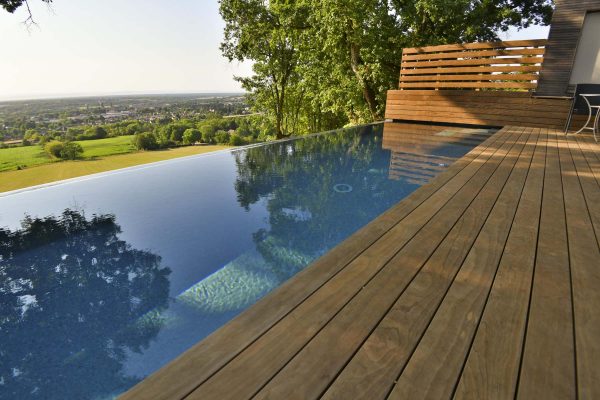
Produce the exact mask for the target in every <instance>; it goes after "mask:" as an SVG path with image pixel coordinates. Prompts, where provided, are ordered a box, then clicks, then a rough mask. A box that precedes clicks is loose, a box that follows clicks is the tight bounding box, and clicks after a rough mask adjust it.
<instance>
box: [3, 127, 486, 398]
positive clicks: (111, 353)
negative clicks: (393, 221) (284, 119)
mask: <svg viewBox="0 0 600 400" xmlns="http://www.w3.org/2000/svg"><path fill="white" fill-rule="evenodd" d="M388 125H389V124H386V129H387V127H388ZM413 129H414V128H413ZM384 131H385V129H384V125H383V124H374V125H368V126H362V127H357V128H350V129H344V130H339V131H335V132H328V133H323V134H319V135H313V136H310V137H306V138H301V139H295V140H288V141H281V142H274V143H270V144H265V145H258V146H253V147H247V148H240V149H236V150H232V151H224V152H218V153H213V154H207V155H201V156H194V157H188V158H182V159H176V160H171V161H167V162H161V163H156V164H150V165H147V166H141V167H137V168H131V169H126V170H120V171H116V172H112V173H106V174H101V175H97V176H91V177H88V178H82V179H78V180H74V181H67V182H63V183H59V184H56V185H51V186H47V187H41V188H34V189H32V190H25V191H20V192H14V193H8V194H5V195H0V398H1V399H109V398H113V397H115V396H117V395H118V394H120V393H122V392H124V391H126V390H127V389H128V388H130V387H131V386H133V385H135V384H136V383H137V382H139V381H140V380H142V379H143V378H144V377H146V376H147V375H149V374H151V373H152V372H154V371H156V370H157V369H158V368H160V367H162V366H163V365H165V364H167V363H168V362H169V361H171V360H173V359H174V358H175V357H177V356H178V355H179V354H181V353H182V352H184V351H185V350H186V349H188V348H189V347H191V346H192V345H194V344H195V343H197V342H198V341H199V340H201V339H202V338H204V337H206V336H207V335H209V334H210V333H212V332H213V331H215V330H216V329H218V328H219V327H220V326H222V325H223V324H224V323H226V322H227V321H229V320H230V319H232V318H233V317H235V316H236V315H238V314H239V313H240V312H242V311H243V310H245V309H246V308H248V307H249V306H251V305H252V304H253V303H255V302H256V301H257V300H258V299H260V298H261V297H263V296H265V295H266V294H267V293H269V292H270V291H272V290H273V289H275V288H277V287H278V286H279V285H280V284H281V283H282V282H284V281H285V280H287V279H289V278H290V277H292V276H293V275H294V274H295V273H297V272H298V271H300V270H301V269H303V268H305V267H306V266H307V265H309V264H310V263H311V262H312V261H313V260H315V259H316V258H318V257H319V256H321V255H323V254H324V253H326V252H327V251H328V250H330V249H331V248H332V247H334V246H335V245H337V244H338V243H340V242H341V241H343V240H344V239H345V238H347V237H348V236H350V235H351V234H352V233H353V232H355V231H356V230H358V229H359V228H360V227H362V226H364V225H365V224H367V223H368V222H369V221H371V220H373V219H374V218H375V217H377V216H378V215H379V214H381V213H382V212H383V211H385V210H386V209H388V208H389V207H391V206H392V205H394V204H395V203H397V202H398V201H400V200H401V199H402V198H404V197H406V196H407V195H408V194H410V193H411V192H413V191H414V190H415V189H417V188H418V187H419V186H420V185H422V184H425V183H427V182H428V181H429V180H430V179H431V178H432V177H434V176H436V175H437V174H438V173H439V172H441V171H442V170H443V169H445V168H446V167H447V166H448V165H450V164H451V162H452V161H453V160H455V159H456V158H459V157H461V156H462V155H464V154H465V153H466V152H468V151H469V150H470V149H471V148H472V147H473V146H474V145H475V144H477V143H478V142H480V141H481V140H483V139H484V138H485V137H487V136H486V135H489V132H488V131H485V130H484V131H483V132H482V131H481V130H472V131H468V132H467V133H465V132H464V131H460V130H452V129H450V130H448V129H447V128H440V129H439V131H440V132H438V133H439V134H431V133H430V132H429V131H427V133H424V134H423V138H424V139H423V140H422V143H421V142H419V139H418V135H414V134H410V135H407V136H406V137H409V136H410V138H411V140H410V141H408V142H406V143H405V141H403V136H402V132H401V131H400V133H398V129H397V128H393V129H392V128H390V129H388V131H389V135H388V136H386V133H385V132H384ZM452 132H454V133H456V135H455V136H453V135H454V134H453V133H452ZM436 135H437V136H436ZM435 137H439V138H442V137H443V138H444V140H443V141H441V142H436V141H435V140H432V138H435ZM425 138H426V140H425ZM440 140H441V139H440ZM415 142H418V143H417V144H415ZM398 143H399V144H398ZM0 179H1V177H0Z"/></svg>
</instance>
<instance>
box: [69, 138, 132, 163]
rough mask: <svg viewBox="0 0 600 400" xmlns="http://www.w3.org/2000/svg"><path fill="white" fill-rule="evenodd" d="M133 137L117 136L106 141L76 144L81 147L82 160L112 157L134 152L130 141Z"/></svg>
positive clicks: (89, 141)
mask: <svg viewBox="0 0 600 400" xmlns="http://www.w3.org/2000/svg"><path fill="white" fill-rule="evenodd" d="M132 139H133V136H117V137H112V138H108V139H97V140H84V141H81V142H76V143H79V144H80V145H81V147H83V157H84V158H94V157H104V156H112V155H115V154H126V153H131V152H133V151H136V150H135V147H134V146H133V144H131V140H132Z"/></svg>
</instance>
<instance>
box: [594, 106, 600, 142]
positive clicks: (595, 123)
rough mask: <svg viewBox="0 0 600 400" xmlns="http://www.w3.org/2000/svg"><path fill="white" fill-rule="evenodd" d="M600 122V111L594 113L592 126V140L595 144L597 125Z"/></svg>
mask: <svg viewBox="0 0 600 400" xmlns="http://www.w3.org/2000/svg"><path fill="white" fill-rule="evenodd" d="M599 122H600V110H598V111H597V112H596V118H595V119H594V126H593V128H594V129H593V131H592V132H594V140H595V141H596V142H598V138H597V137H596V134H597V133H598V123H599Z"/></svg>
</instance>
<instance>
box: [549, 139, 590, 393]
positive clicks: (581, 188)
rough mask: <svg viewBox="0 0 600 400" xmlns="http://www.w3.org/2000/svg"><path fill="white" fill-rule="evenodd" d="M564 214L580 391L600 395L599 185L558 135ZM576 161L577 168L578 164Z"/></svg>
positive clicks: (580, 159) (575, 153) (571, 145)
mask: <svg viewBox="0 0 600 400" xmlns="http://www.w3.org/2000/svg"><path fill="white" fill-rule="evenodd" d="M558 146H559V155H560V166H561V170H562V176H563V189H564V193H565V195H564V197H565V214H566V223H567V236H568V242H569V260H570V263H571V281H572V291H573V312H574V322H575V349H576V355H577V356H576V361H577V368H576V370H577V389H578V390H577V393H578V395H579V397H580V398H582V399H596V398H600V368H598V365H599V363H600V341H599V340H598V338H599V334H600V245H599V244H598V238H597V237H596V235H595V233H594V226H593V223H592V218H591V215H592V212H593V211H595V212H596V213H597V214H596V217H600V210H599V208H598V205H600V203H596V204H593V203H592V202H593V201H598V200H600V196H599V195H600V188H599V187H598V185H597V184H595V182H593V184H592V182H590V180H593V178H592V177H591V176H590V175H591V173H590V170H589V168H588V166H587V163H584V160H582V157H581V154H580V153H579V152H578V151H575V150H578V149H575V148H574V147H575V146H576V144H575V143H573V141H572V140H571V141H568V142H567V140H566V139H565V137H564V136H563V135H560V136H559V142H558ZM576 164H577V168H576Z"/></svg>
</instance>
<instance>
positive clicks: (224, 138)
mask: <svg viewBox="0 0 600 400" xmlns="http://www.w3.org/2000/svg"><path fill="white" fill-rule="evenodd" d="M229 138H230V135H229V132H227V131H217V132H216V133H215V143H218V144H227V143H229Z"/></svg>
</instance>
